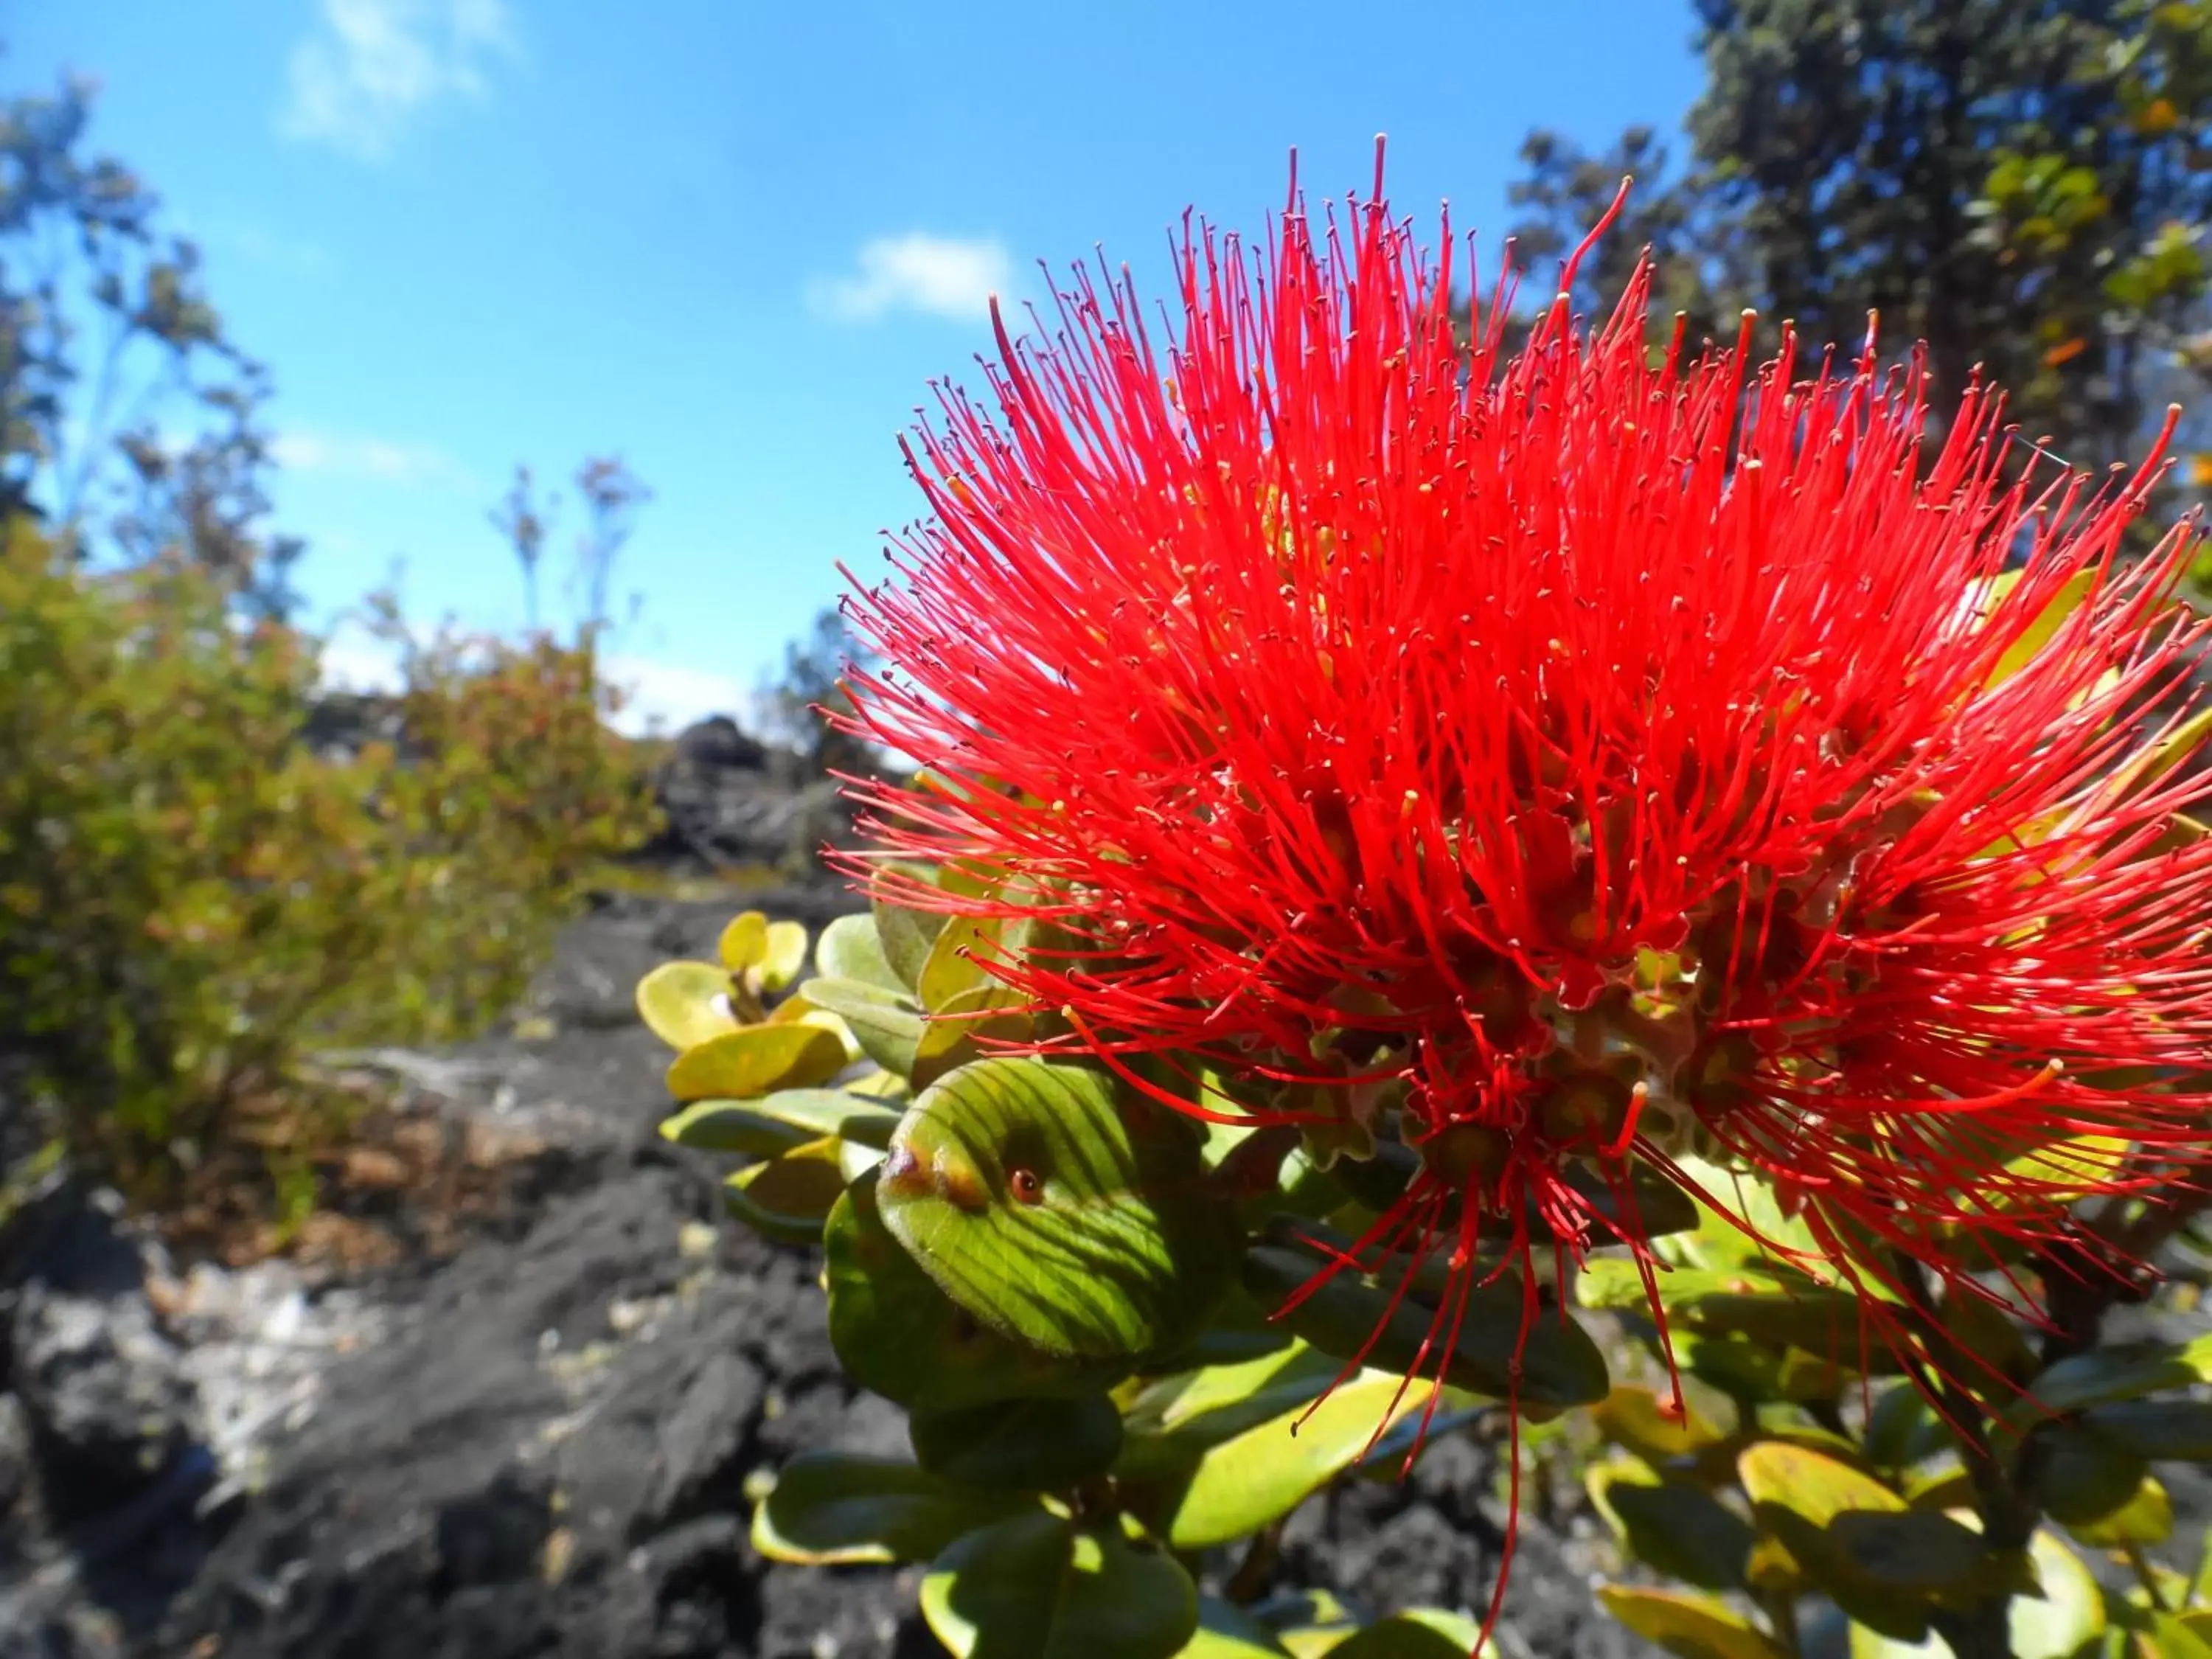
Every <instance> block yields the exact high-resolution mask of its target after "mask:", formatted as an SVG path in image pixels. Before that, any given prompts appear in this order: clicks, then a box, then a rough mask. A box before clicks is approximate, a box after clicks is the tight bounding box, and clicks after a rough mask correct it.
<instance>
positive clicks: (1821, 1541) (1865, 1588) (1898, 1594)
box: [1736, 1441, 1979, 1642]
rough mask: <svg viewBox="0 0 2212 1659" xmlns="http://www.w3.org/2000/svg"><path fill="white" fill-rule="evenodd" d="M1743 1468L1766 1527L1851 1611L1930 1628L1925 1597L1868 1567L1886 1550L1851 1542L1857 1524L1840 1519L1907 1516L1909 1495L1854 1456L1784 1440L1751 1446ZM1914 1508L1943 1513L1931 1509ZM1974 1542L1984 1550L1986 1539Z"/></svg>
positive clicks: (1867, 1619)
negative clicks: (1856, 1464) (1849, 1459)
mask: <svg viewBox="0 0 2212 1659" xmlns="http://www.w3.org/2000/svg"><path fill="white" fill-rule="evenodd" d="M1736 1474H1737V1477H1738V1479H1739V1480H1741V1481H1742V1483H1743V1489H1744V1492H1745V1493H1746V1494H1747V1496H1748V1497H1749V1498H1750V1499H1751V1504H1752V1513H1753V1516H1754V1517H1755V1518H1756V1519H1757V1521H1758V1522H1759V1531H1760V1532H1761V1533H1762V1534H1765V1536H1766V1537H1767V1538H1768V1539H1770V1540H1771V1541H1772V1547H1778V1548H1779V1550H1780V1551H1781V1552H1782V1553H1783V1555H1784V1557H1785V1558H1786V1559H1787V1561H1789V1562H1790V1563H1794V1564H1795V1565H1796V1568H1797V1570H1798V1571H1801V1572H1802V1573H1803V1574H1804V1575H1805V1576H1806V1577H1809V1578H1811V1579H1812V1580H1813V1581H1814V1583H1817V1584H1818V1585H1819V1586H1820V1588H1821V1589H1824V1590H1826V1592H1827V1593H1828V1595H1830V1597H1831V1598H1832V1599H1833V1600H1834V1601H1835V1603H1836V1605H1837V1606H1838V1607H1841V1608H1842V1609H1843V1610H1844V1613H1847V1614H1848V1615H1850V1617H1851V1618H1852V1619H1854V1620H1857V1621H1858V1622H1859V1623H1861V1624H1863V1625H1866V1626H1869V1627H1870V1628H1872V1629H1875V1630H1877V1631H1880V1632H1881V1633H1882V1634H1883V1635H1885V1636H1894V1637H1897V1638H1900V1639H1901V1640H1905V1641H1909V1642H1917V1641H1918V1640H1920V1639H1921V1638H1923V1637H1925V1636H1926V1635H1927V1633H1928V1609H1927V1606H1926V1604H1925V1602H1924V1601H1921V1600H1919V1599H1917V1598H1916V1597H1914V1596H1912V1595H1908V1594H1905V1593H1902V1591H1901V1589H1900V1587H1895V1586H1893V1587H1889V1588H1887V1589H1885V1588H1883V1587H1882V1586H1881V1584H1880V1583H1879V1582H1878V1581H1876V1580H1875V1579H1874V1578H1873V1577H1871V1576H1870V1575H1869V1572H1868V1571H1867V1570H1866V1567H1865V1565H1864V1562H1863V1558H1869V1557H1870V1558H1872V1559H1877V1560H1879V1559H1887V1557H1886V1554H1885V1553H1884V1552H1883V1551H1881V1549H1880V1548H1878V1547H1875V1546H1874V1545H1872V1544H1870V1543H1869V1541H1866V1540H1863V1539H1862V1540H1858V1541H1857V1549H1856V1551H1854V1550H1852V1549H1849V1548H1846V1547H1844V1545H1845V1544H1846V1543H1847V1542H1850V1541H1851V1530H1850V1528H1846V1529H1845V1530H1844V1534H1842V1535H1841V1536H1840V1537H1839V1536H1838V1534H1837V1533H1836V1522H1838V1520H1840V1519H1841V1518H1842V1517H1843V1516H1847V1515H1848V1516H1893V1517H1895V1516H1905V1514H1907V1513H1908V1511H1907V1510H1906V1508H1905V1500H1904V1499H1903V1498H1899V1496H1898V1495H1897V1494H1896V1493H1895V1492H1892V1491H1890V1489H1889V1488H1888V1487H1887V1486H1883V1485H1882V1484H1881V1482H1880V1481H1878V1480H1875V1479H1874V1477H1873V1476H1871V1475H1869V1474H1863V1473H1862V1472H1861V1471H1859V1470H1857V1469H1855V1468H1851V1466H1850V1464H1848V1463H1844V1462H1840V1461H1838V1459H1836V1458H1833V1457H1830V1456H1828V1455H1826V1454H1825V1453H1821V1452H1817V1451H1813V1450H1809V1449H1806V1448H1804V1447H1802V1446H1793V1445H1790V1444H1787V1443H1783V1442H1780V1441H1762V1442H1760V1443H1759V1444H1757V1445H1753V1446H1750V1447H1747V1448H1746V1449H1745V1450H1744V1452H1743V1454H1742V1455H1741V1456H1740V1457H1738V1458H1737V1459H1736ZM1911 1514H1913V1515H1916V1516H1934V1518H1935V1519H1936V1520H1938V1521H1942V1519H1943V1518H1944V1517H1942V1516H1940V1515H1935V1512H1934V1511H1930V1510H1914V1511H1911ZM1864 1524H1865V1523H1863V1522H1853V1523H1852V1526H1853V1527H1860V1526H1863V1525H1864ZM1952 1524H1955V1523H1952ZM1974 1543H1975V1546H1976V1548H1977V1550H1978V1549H1979V1541H1978V1540H1975V1541H1974ZM1767 1547H1768V1546H1764V1545H1763V1546H1762V1547H1761V1548H1762V1550H1764V1549H1765V1548H1767Z"/></svg>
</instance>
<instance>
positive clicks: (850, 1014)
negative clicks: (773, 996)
mask: <svg viewBox="0 0 2212 1659" xmlns="http://www.w3.org/2000/svg"><path fill="white" fill-rule="evenodd" d="M799 995H800V996H802V997H805V999H806V1000H807V1001H809V1002H810V1003H812V1004H813V1005H814V1006H816V1007H817V1008H824V1009H827V1010H828V1011H829V1012H831V1013H833V1014H835V1015H836V1016H837V1017H838V1018H840V1019H842V1020H843V1021H844V1022H845V1024H846V1026H847V1028H848V1030H851V1032H852V1033H853V1040H854V1042H858V1043H859V1044H860V1052H861V1053H863V1054H866V1055H867V1057H868V1058H869V1059H870V1060H874V1061H875V1062H876V1064H877V1065H878V1066H882V1067H883V1068H884V1070H885V1071H887V1072H896V1073H898V1074H899V1075H900V1076H902V1077H903V1076H905V1075H907V1074H908V1073H910V1072H912V1071H913V1070H914V1059H915V1049H916V1048H917V1047H918V1046H919V1045H920V1044H921V1036H922V1022H921V1010H920V1009H918V1008H916V1007H915V1006H914V1004H913V1002H912V1001H911V1000H909V999H908V996H907V995H906V994H904V993H902V992H894V991H887V990H885V989H884V988H883V987H880V986H877V985H873V984H871V983H869V982H868V981H865V980H857V979H810V980H808V981H806V982H805V984H803V985H801V986H800V987H799Z"/></svg>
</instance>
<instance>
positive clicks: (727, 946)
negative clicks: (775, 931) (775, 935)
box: [714, 910, 768, 974]
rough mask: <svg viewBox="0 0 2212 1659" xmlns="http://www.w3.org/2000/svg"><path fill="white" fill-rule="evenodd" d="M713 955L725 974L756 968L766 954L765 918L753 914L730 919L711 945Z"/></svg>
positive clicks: (766, 927)
mask: <svg viewBox="0 0 2212 1659" xmlns="http://www.w3.org/2000/svg"><path fill="white" fill-rule="evenodd" d="M714 954H715V955H716V956H717V957H720V959H721V963H722V967H723V969H724V970H725V971H726V972H728V973H732V974H742V973H744V971H745V970H746V969H748V968H751V967H755V966H757V964H758V963H760V961H761V959H762V957H764V956H766V955H767V954H768V918H767V917H766V916H764V915H762V914H761V913H760V912H759V911H757V910H747V911H744V913H742V914H741V915H735V916H732V917H731V918H730V921H729V924H728V926H726V927H724V928H723V929H722V936H721V938H720V939H717V940H716V941H715V943H714Z"/></svg>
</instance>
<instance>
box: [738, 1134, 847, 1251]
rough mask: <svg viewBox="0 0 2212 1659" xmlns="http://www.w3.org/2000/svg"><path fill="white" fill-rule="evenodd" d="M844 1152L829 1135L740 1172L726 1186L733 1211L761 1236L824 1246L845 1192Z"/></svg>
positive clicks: (837, 1141) (838, 1143)
mask: <svg viewBox="0 0 2212 1659" xmlns="http://www.w3.org/2000/svg"><path fill="white" fill-rule="evenodd" d="M841 1153H842V1143H841V1142H840V1141H839V1140H838V1139H836V1137H835V1136H834V1135H833V1136H825V1137H824V1138H823V1139H820V1140H810V1141H808V1142H807V1143H806V1144H805V1146H796V1147H793V1149H792V1150H791V1151H790V1152H786V1153H784V1154H783V1155H782V1156H781V1158H771V1159H769V1161H768V1162H767V1163H765V1164H754V1165H753V1166H752V1167H751V1168H750V1169H745V1170H738V1172H737V1174H735V1175H733V1176H731V1177H730V1178H729V1180H728V1181H726V1182H724V1183H723V1188H722V1190H723V1195H724V1197H725V1198H726V1200H728V1202H729V1206H730V1213H731V1214H732V1215H734V1216H736V1217H737V1218H738V1220H740V1221H742V1222H744V1224H745V1225H747V1226H749V1227H750V1228H752V1229H753V1231H756V1232H757V1233H759V1234H761V1235H762V1236H763V1237H767V1238H773V1239H776V1240H778V1241H780V1242H781V1243H786V1244H812V1243H818V1242H820V1240H821V1237H822V1224H823V1222H824V1221H826V1220H827V1219H828V1218H829V1211H830V1207H831V1206H833V1205H835V1204H836V1202H837V1200H838V1199H839V1198H840V1197H841V1196H842V1194H843V1193H844V1191H845V1182H846V1175H845V1164H844V1159H843V1158H842V1156H841Z"/></svg>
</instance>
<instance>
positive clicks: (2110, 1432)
mask: <svg viewBox="0 0 2212 1659" xmlns="http://www.w3.org/2000/svg"><path fill="white" fill-rule="evenodd" d="M2081 1421H2082V1422H2083V1423H2084V1424H2085V1425H2087V1427H2089V1428H2091V1429H2093V1430H2094V1431H2096V1432H2097V1433H2099V1434H2100V1435H2102V1436H2104V1437H2105V1438H2106V1439H2107V1440H2109V1441H2111V1442H2112V1443H2114V1444H2115V1445H2118V1446H2121V1447H2124V1448H2125V1449H2127V1450H2129V1451H2131V1452H2133V1453H2135V1455H2136V1456H2138V1457H2148V1458H2153V1459H2157V1458H2167V1459H2172V1460H2174V1461H2177V1462H2186V1463H2204V1462H2212V1401H2203V1400H2128V1401H2118V1402H2115V1403H2114V1404H2112V1405H2109V1406H2092V1407H2089V1409H2088V1410H2087V1411H2085V1412H2083V1413H2081Z"/></svg>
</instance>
